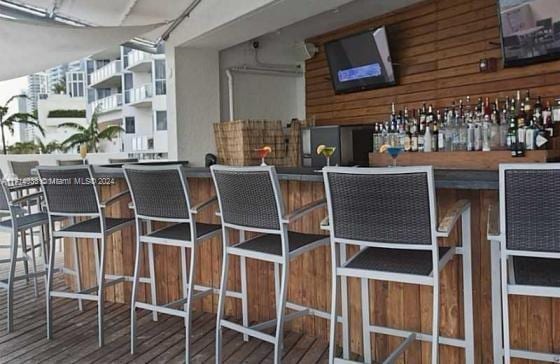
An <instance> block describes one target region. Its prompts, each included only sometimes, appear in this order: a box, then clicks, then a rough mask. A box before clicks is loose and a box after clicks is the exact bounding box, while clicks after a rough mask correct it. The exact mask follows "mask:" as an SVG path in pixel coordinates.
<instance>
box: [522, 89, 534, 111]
mask: <svg viewBox="0 0 560 364" xmlns="http://www.w3.org/2000/svg"><path fill="white" fill-rule="evenodd" d="M523 103H524V106H523V111H525V115H527V117H529V115H530V114H531V109H532V108H531V96H530V94H529V90H527V93H526V94H525V100H524V101H523Z"/></svg>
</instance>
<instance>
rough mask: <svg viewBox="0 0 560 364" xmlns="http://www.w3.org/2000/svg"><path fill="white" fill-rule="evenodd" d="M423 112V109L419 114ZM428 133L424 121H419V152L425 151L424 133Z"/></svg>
mask: <svg viewBox="0 0 560 364" xmlns="http://www.w3.org/2000/svg"><path fill="white" fill-rule="evenodd" d="M420 113H421V111H420V112H419V114H420ZM425 133H426V130H425V128H424V124H423V123H422V122H420V123H419V125H418V151H419V152H423V151H424V143H425V140H424V134H425Z"/></svg>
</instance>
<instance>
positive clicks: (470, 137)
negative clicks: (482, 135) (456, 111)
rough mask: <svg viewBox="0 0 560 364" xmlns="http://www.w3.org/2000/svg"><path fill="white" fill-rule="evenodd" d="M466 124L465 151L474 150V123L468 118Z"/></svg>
mask: <svg viewBox="0 0 560 364" xmlns="http://www.w3.org/2000/svg"><path fill="white" fill-rule="evenodd" d="M466 124H467V151H468V152H472V151H474V124H473V123H472V120H470V119H469V121H468V122H467V123H466Z"/></svg>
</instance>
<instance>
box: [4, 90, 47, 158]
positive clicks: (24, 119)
mask: <svg viewBox="0 0 560 364" xmlns="http://www.w3.org/2000/svg"><path fill="white" fill-rule="evenodd" d="M19 98H28V97H27V95H25V94H22V95H15V96H12V97H10V98H9V99H8V101H7V102H6V103H5V104H4V106H0V132H1V134H2V150H3V152H4V154H7V148H6V136H5V134H4V127H6V128H8V130H9V131H10V133H11V134H12V135H13V134H14V126H15V125H16V124H25V125H31V126H33V127H35V128H37V129H38V130H39V131H40V132H41V135H43V136H44V135H45V131H44V130H43V127H41V125H39V123H38V122H37V121H36V120H37V118H36V117H35V116H34V115H32V114H29V113H25V112H24V113H15V114H12V115H10V116H8V117H6V115H8V106H9V104H10V102H12V101H13V100H15V99H19Z"/></svg>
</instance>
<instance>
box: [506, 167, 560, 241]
mask: <svg viewBox="0 0 560 364" xmlns="http://www.w3.org/2000/svg"><path fill="white" fill-rule="evenodd" d="M559 221H560V164H559V163H553V164H546V165H545V164H540V163H539V164H509V165H508V164H505V165H504V164H503V165H500V231H502V232H503V233H504V234H505V239H506V247H507V248H508V249H511V250H523V251H541V252H542V251H547V252H560V223H559Z"/></svg>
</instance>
